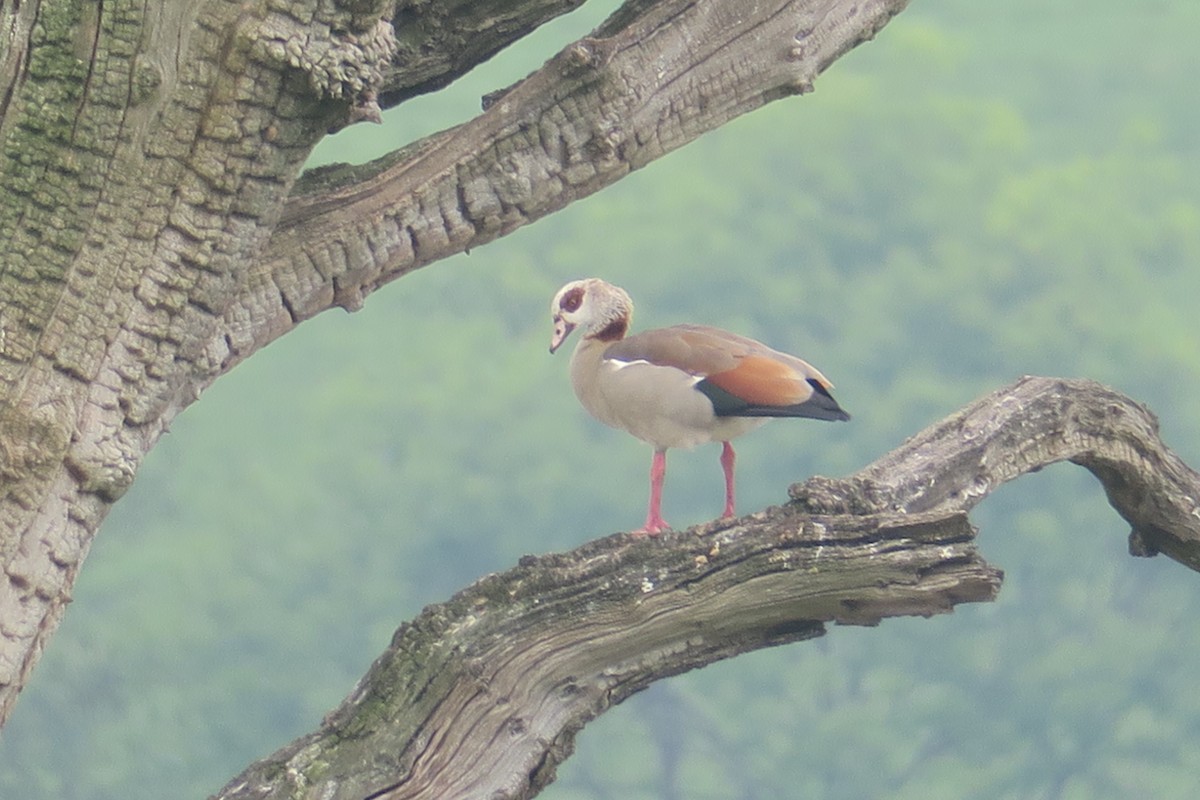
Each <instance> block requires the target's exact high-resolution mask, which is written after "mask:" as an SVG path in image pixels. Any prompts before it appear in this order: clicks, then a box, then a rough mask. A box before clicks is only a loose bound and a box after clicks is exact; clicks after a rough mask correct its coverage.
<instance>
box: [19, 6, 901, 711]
mask: <svg viewBox="0 0 1200 800" xmlns="http://www.w3.org/2000/svg"><path fill="white" fill-rule="evenodd" d="M578 4H579V2H578V0H574V1H572V0H507V1H505V0H481V1H480V2H461V0H430V2H420V3H417V2H405V1H404V0H400V2H394V1H392V0H331V2H325V3H318V2H316V1H315V0H288V1H287V2H284V1H283V0H274V1H273V2H255V1H254V0H250V2H244V3H234V2H220V0H204V1H202V2H184V0H163V2H161V3H152V4H144V3H134V2H129V0H111V1H110V2H106V3H102V4H101V3H81V2H75V1H74V0H0V143H2V148H0V298H2V305H0V566H2V567H3V576H0V724H2V723H3V721H4V720H6V719H7V716H8V714H9V712H10V710H11V708H12V705H13V703H14V702H15V699H16V696H17V694H18V693H19V692H20V690H21V687H22V686H23V685H24V683H25V681H26V679H27V677H28V675H29V672H30V670H31V669H32V668H33V666H34V664H35V663H36V661H37V657H38V654H39V653H40V652H41V649H42V648H43V647H44V646H45V643H46V640H47V638H48V637H49V636H50V634H51V633H52V632H53V630H54V628H55V626H56V625H57V623H58V620H59V618H60V617H61V615H62V612H63V609H64V608H65V607H66V605H67V603H68V602H69V601H70V593H71V586H72V584H73V583H74V580H75V576H76V573H77V571H78V569H79V567H80V564H81V562H82V560H83V558H84V556H85V554H86V552H87V549H88V546H89V544H90V542H91V540H92V536H93V535H94V534H95V532H96V530H97V528H98V527H99V525H100V523H101V521H102V520H103V519H104V517H105V515H106V513H107V511H108V509H109V507H110V506H111V504H112V503H113V502H114V501H116V500H117V499H118V498H119V497H120V496H121V495H122V494H123V493H124V492H125V491H126V489H127V488H128V487H129V485H130V483H131V482H132V481H133V479H134V476H135V474H136V472H137V469H138V466H139V464H140V463H141V461H142V458H143V457H144V456H145V454H146V452H147V451H148V450H149V449H150V448H151V447H152V446H153V445H154V443H155V441H156V440H157V439H158V437H159V436H160V435H161V434H162V432H163V431H164V430H165V429H166V427H167V426H168V425H169V424H170V422H171V420H172V418H173V417H174V416H175V415H176V414H177V413H178V412H179V411H180V410H181V409H183V408H184V407H186V406H187V405H188V404H189V403H191V402H192V401H193V400H195V399H196V397H197V396H198V395H199V394H200V392H201V391H202V390H203V389H204V388H205V387H207V386H208V385H209V384H210V383H211V382H212V381H213V380H214V379H215V378H217V377H218V376H220V375H221V374H223V373H224V372H225V371H227V370H228V369H230V368H231V367H232V366H233V365H234V364H236V363H238V362H240V361H241V360H242V359H244V358H246V357H247V356H249V355H251V354H253V353H254V352H255V351H257V350H258V349H259V348H261V347H262V346H263V345H265V344H267V343H268V342H270V341H272V340H273V339H274V338H276V337H277V336H279V335H281V334H283V333H286V332H287V331H289V330H290V329H291V328H293V327H294V326H295V325H296V324H297V323H298V322H300V321H302V320H304V319H307V318H309V317H311V316H313V315H315V314H317V313H319V312H320V311H322V310H325V309H327V308H330V307H332V306H341V307H344V308H347V309H351V310H353V309H355V308H357V307H359V306H360V305H361V303H362V301H363V297H364V296H365V295H366V294H367V293H369V292H371V291H372V290H374V289H375V288H377V287H378V286H379V285H381V284H383V283H384V282H386V281H389V280H391V279H393V278H396V277H398V276H400V275H402V274H404V273H406V272H408V271H410V270H412V269H415V268H417V267H420V266H423V265H425V264H428V263H431V262H432V261H435V260H437V259H440V258H443V257H445V256H448V255H451V254H454V253H457V252H461V251H463V250H466V249H468V248H470V247H475V246H478V245H481V244H484V243H486V242H488V241H491V240H492V239H495V238H496V237H499V236H502V235H504V234H506V233H508V232H510V231H512V230H514V229H515V228H517V227H519V226H521V225H524V224H525V223H527V222H530V221H532V220H535V219H538V218H540V217H542V216H544V215H546V214H549V213H551V212H553V211H555V210H557V209H559V208H562V207H563V206H565V205H566V204H568V203H570V202H572V201H573V200H575V199H577V198H579V197H583V196H585V195H587V194H590V193H591V192H594V191H596V190H597V189H600V188H602V187H603V186H606V185H608V184H610V183H612V182H613V181H616V180H618V179H620V178H621V177H622V176H624V175H625V174H627V173H628V172H629V171H631V170H633V169H636V168H638V167H641V166H643V165H645V164H647V163H649V162H650V161H652V160H653V159H655V158H657V157H659V156H660V155H663V154H664V153H666V152H669V151H670V150H672V149H674V148H676V147H679V146H681V145H683V144H685V143H686V142H688V141H690V140H691V139H693V138H695V137H696V136H698V135H699V134H701V133H703V132H704V131H706V130H710V129H712V128H714V127H716V126H718V125H721V124H723V123H724V122H726V121H728V120H729V119H732V118H733V117H735V116H737V115H739V114H742V113H744V112H746V111H750V110H752V109H754V108H757V107H759V106H761V105H763V104H764V103H766V102H769V101H771V100H774V99H777V98H780V97H784V96H787V95H790V94H795V93H799V92H804V91H807V90H808V89H809V88H810V87H811V85H812V81H813V80H814V79H815V78H816V76H817V75H818V74H819V73H820V72H821V71H822V70H824V69H825V67H827V66H828V65H829V64H830V63H832V62H833V61H834V60H836V59H837V58H838V57H839V56H841V55H842V54H843V53H845V52H847V51H848V50H849V49H851V48H852V47H854V46H855V45H856V44H858V43H859V42H861V41H863V40H865V39H867V38H870V37H871V36H872V35H873V34H874V33H875V32H876V31H877V30H879V29H880V28H881V27H882V26H883V25H884V24H886V22H887V21H888V19H890V18H891V16H893V15H894V14H896V13H898V12H899V11H900V10H901V9H902V8H903V7H904V6H905V4H906V0H865V2H864V1H862V0H854V1H852V0H794V1H793V2H786V1H785V0H772V1H770V2H761V3H747V2H745V0H710V2H705V3H698V4H697V3H691V2H685V0H630V2H628V3H627V4H626V5H625V6H624V7H623V8H622V9H621V10H619V11H618V12H617V13H616V14H615V15H614V16H613V17H612V18H611V19H610V20H609V21H608V22H607V23H605V24H604V25H603V26H602V27H601V28H600V29H598V30H597V31H595V32H594V34H593V35H592V36H591V37H588V38H586V39H583V40H581V41H579V42H576V43H574V44H572V45H570V46H568V47H567V48H566V49H565V50H563V52H562V53H561V54H559V55H558V56H556V57H555V58H553V59H551V60H550V61H549V62H548V63H547V64H546V65H545V66H544V67H543V68H542V69H541V70H539V71H538V72H536V73H534V74H533V75H531V76H530V77H529V78H527V79H526V80H525V81H522V82H521V83H520V84H518V85H517V86H515V87H511V88H510V89H508V90H507V91H505V92H503V93H497V94H496V95H493V96H491V97H490V98H489V100H488V106H487V109H486V110H485V111H484V113H482V114H481V115H480V116H479V117H477V118H476V119H475V120H473V121H471V122H468V123H466V124H465V125H462V126H461V127H459V128H456V129H454V130H451V131H446V132H444V133H442V134H439V135H436V136H433V137H430V138H428V139H426V140H424V141H422V142H419V143H416V144H414V145H412V146H410V147H409V148H406V149H404V150H402V151H398V152H397V153H394V154H392V155H391V156H389V157H387V158H385V159H383V160H381V161H379V162H376V163H374V164H371V165H367V166H365V167H361V168H354V169H345V170H341V171H332V172H331V171H322V172H321V173H319V174H318V175H315V176H313V178H312V179H311V180H306V181H305V182H304V183H303V185H302V186H299V187H298V186H296V183H295V181H296V177H297V175H298V173H299V171H300V169H301V165H302V164H303V163H304V161H305V159H306V158H307V156H308V153H309V152H310V150H311V148H312V147H313V145H314V144H315V143H316V142H317V141H318V140H319V139H320V138H321V137H322V136H323V135H324V134H325V133H326V132H327V131H329V130H330V129H334V128H337V127H341V126H344V125H346V124H349V123H351V122H354V121H357V120H361V119H371V118H375V117H377V116H378V113H379V110H380V107H381V104H382V105H385V106H386V105H392V104H395V103H398V102H400V101H402V100H404V99H406V98H408V97H411V96H413V95H415V94H418V93H420V92H423V91H428V90H430V89H434V88H437V87H439V86H443V85H445V84H446V83H448V82H449V81H450V80H452V79H453V78H454V77H456V76H458V75H460V74H462V73H463V72H464V71H466V70H467V69H469V68H470V67H471V66H473V65H475V64H477V63H479V62H480V61H481V60H483V59H485V58H487V57H488V56H490V55H491V54H493V53H495V52H496V51H497V50H499V49H500V48H502V47H504V46H506V45H507V44H509V43H511V42H512V41H514V40H516V39H518V38H520V37H521V36H523V35H524V34H526V33H528V32H529V31H530V30H532V29H534V28H535V27H536V26H537V25H539V24H541V23H542V22H543V21H545V20H547V19H550V18H552V17H553V16H555V15H557V14H561V13H563V12H565V11H568V10H570V9H571V8H573V7H575V6H577V5H578Z"/></svg>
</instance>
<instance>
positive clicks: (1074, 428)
mask: <svg viewBox="0 0 1200 800" xmlns="http://www.w3.org/2000/svg"><path fill="white" fill-rule="evenodd" d="M1058 461H1072V462H1074V463H1077V464H1080V465H1081V466H1084V467H1086V468H1087V469H1089V470H1091V471H1092V472H1093V473H1094V474H1095V475H1096V477H1097V478H1099V479H1100V481H1101V482H1102V483H1103V485H1104V488H1105V489H1106V490H1107V492H1108V497H1109V499H1110V501H1111V503H1112V505H1113V507H1114V508H1115V509H1116V510H1117V512H1118V513H1120V514H1121V515H1122V516H1123V517H1124V518H1125V519H1126V520H1128V521H1129V523H1130V524H1131V526H1132V527H1133V530H1134V543H1135V547H1134V554H1135V555H1152V554H1154V553H1155V552H1162V553H1165V554H1167V555H1170V556H1171V557H1173V558H1175V559H1176V560H1178V561H1180V562H1181V563H1183V564H1185V565H1187V566H1189V567H1191V568H1192V569H1196V570H1200V561H1197V558H1196V554H1197V552H1198V551H1197V547H1198V546H1200V504H1198V503H1197V500H1196V498H1198V497H1200V475H1197V473H1195V472H1194V471H1193V470H1192V469H1190V468H1189V467H1188V466H1187V465H1186V464H1184V463H1183V462H1182V461H1181V460H1180V459H1179V458H1178V457H1177V456H1176V455H1175V454H1174V453H1172V452H1171V451H1170V450H1169V449H1167V447H1166V446H1165V445H1164V444H1163V443H1162V441H1161V440H1160V439H1159V437H1158V431H1157V420H1156V419H1155V418H1154V416H1153V415H1152V414H1151V413H1150V412H1149V411H1148V410H1147V409H1145V408H1144V407H1142V406H1140V405H1139V404H1137V403H1136V402H1134V401H1132V400H1130V399H1129V398H1127V397H1125V396H1123V395H1121V394H1119V393H1117V392H1114V391H1112V390H1111V389H1108V388H1106V387H1104V386H1101V385H1099V384H1097V383H1094V382H1090V381H1066V380H1055V379H1047V378H1026V379H1023V380H1021V381H1019V382H1017V383H1016V384H1014V385H1012V386H1009V387H1006V388H1004V389H1002V390H999V391H997V392H995V393H993V394H991V395H988V396H987V397H984V398H981V399H980V400H978V401H976V402H975V403H973V404H972V405H970V406H969V407H967V408H965V409H963V410H962V411H960V412H958V413H956V414H954V415H952V416H950V417H948V418H947V419H945V420H943V421H941V422H939V423H937V424H935V425H933V426H931V427H929V428H928V429H927V430H925V431H923V432H922V433H920V434H918V435H917V436H914V437H912V438H911V439H909V440H908V441H906V442H905V443H904V444H902V445H901V446H900V447H899V448H897V449H896V450H895V451H893V452H892V453H889V454H887V455H885V456H884V457H882V458H880V459H879V460H878V461H876V462H875V463H873V464H871V465H869V466H867V467H866V468H864V469H863V470H861V471H859V472H858V473H856V474H854V475H852V476H850V477H848V478H845V479H842V480H831V479H827V478H813V479H811V480H809V481H807V482H806V483H804V484H799V485H796V486H794V487H792V489H791V494H792V500H791V502H790V503H789V504H787V505H785V506H782V507H777V508H771V509H767V510H765V511H762V512H759V513H756V514H751V515H749V516H747V517H743V518H741V519H738V520H734V521H720V522H714V523H709V524H708V525H704V526H700V527H697V528H693V529H690V530H687V531H681V532H671V533H668V534H664V535H663V536H661V537H658V538H649V537H636V536H633V535H630V534H617V535H614V536H610V537H608V538H605V539H600V540H598V541H595V542H592V543H590V544H588V545H585V546H583V547H581V548H579V549H577V550H575V551H573V552H570V553H564V554H561V555H550V556H543V557H540V558H539V557H532V556H529V557H526V558H525V559H522V561H521V563H520V565H518V566H517V567H516V568H514V569H512V570H510V571H508V572H506V573H503V574H499V575H491V576H488V577H486V578H483V579H482V580H480V581H479V582H477V583H476V584H474V585H473V586H471V587H469V588H467V589H465V590H463V591H462V592H460V593H459V594H457V595H455V596H454V597H453V598H451V599H450V600H449V601H447V602H446V603H444V604H441V605H437V606H431V607H430V608H427V609H426V610H425V611H424V612H423V613H422V614H421V616H420V617H418V618H417V619H415V620H413V621H412V622H411V623H408V624H405V625H404V626H402V627H401V628H400V629H399V630H398V631H397V632H396V634H395V636H394V637H393V640H392V643H391V645H390V646H389V647H388V649H387V650H386V651H385V652H384V653H383V655H381V656H380V657H379V659H378V660H377V661H376V662H375V664H374V665H373V666H372V667H371V669H370V670H369V671H368V673H367V674H366V675H365V676H364V677H363V678H362V680H361V681H360V682H359V684H358V686H357V687H356V688H355V689H354V691H353V693H352V694H351V695H350V696H349V697H348V698H347V699H346V700H345V701H344V702H343V703H342V705H341V706H340V707H339V708H337V709H336V710H334V711H333V712H331V713H330V714H329V715H328V716H327V717H326V719H325V720H324V722H323V724H322V725H321V727H320V729H319V730H317V731H315V732H313V733H312V734H309V735H307V736H305V737H302V738H301V739H298V740H296V741H295V742H293V743H292V744H290V745H288V746H287V747H285V748H283V749H282V750H280V751H279V752H278V753H276V754H274V755H273V756H271V757H270V758H268V759H265V760H263V761H261V762H259V763H257V764H254V765H252V766H251V767H250V768H249V769H248V770H247V771H246V772H245V773H243V774H242V775H240V776H239V777H238V778H236V779H234V780H233V781H232V782H230V784H229V785H228V786H226V787H225V789H224V790H223V791H222V792H221V793H220V794H219V795H218V800H250V798H256V799H258V798H309V797H321V798H329V799H330V800H334V799H335V798H337V799H341V798H347V799H348V798H379V799H380V800H383V799H384V798H386V799H387V800H399V798H443V797H463V798H466V797H471V798H528V797H532V796H534V795H536V794H537V793H538V791H539V790H540V789H541V788H543V787H544V786H545V785H546V784H548V783H549V782H550V781H552V780H553V779H554V775H555V769H556V767H557V765H558V764H559V763H561V761H562V760H563V759H564V758H566V757H567V756H569V755H570V754H571V752H572V749H573V742H574V737H575V734H576V733H578V731H579V730H580V729H581V728H582V727H583V726H584V725H585V724H586V723H587V722H588V721H590V720H591V719H593V718H595V717H596V716H597V715H599V714H601V713H603V712H604V711H605V710H606V709H608V708H610V707H611V706H613V705H615V704H617V703H619V702H621V701H622V700H624V699H625V698H627V697H629V696H630V695H632V694H633V693H635V692H637V691H639V690H640V689H643V688H645V687H646V686H647V685H649V684H650V683H651V682H653V681H654V680H658V679H660V678H664V677H669V676H672V675H676V674H679V673H681V672H684V671H686V670H689V669H694V668H696V667H700V666H703V665H705V664H709V663H712V662H714V661H717V660H720V659H723V658H729V657H731V656H734V655H737V654H738V653H741V652H746V651H750V650H755V649H758V648H761V647H771V646H775V645H781V644H787V643H790V642H797V641H802V640H805V639H811V638H813V637H816V636H820V635H821V634H823V633H824V632H825V624H826V623H828V622H830V621H832V622H836V623H839V624H845V625H874V624H876V623H877V622H879V621H880V620H881V619H883V618H885V617H891V616H899V615H913V614H916V615H923V616H929V615H932V614H937V613H941V612H945V611H949V610H951V609H952V608H953V606H954V605H955V604H957V603H961V602H977V601H987V600H991V599H993V598H994V597H995V596H996V593H997V592H998V590H999V588H1000V582H1001V577H1002V576H1001V573H1000V572H999V571H998V570H996V569H994V568H993V567H991V566H989V565H988V564H987V563H985V562H984V561H983V560H982V559H981V557H980V556H979V554H978V553H977V552H976V548H975V544H974V535H975V531H974V529H973V528H972V526H971V525H970V523H969V522H968V520H967V511H968V510H969V509H971V508H972V507H974V506H975V504H976V503H978V502H979V501H980V500H982V499H983V498H984V497H986V496H987V495H988V494H989V493H991V492H992V491H993V490H994V489H996V488H997V487H998V486H1000V485H1001V484H1003V483H1005V482H1006V481H1009V480H1012V479H1013V478H1016V477H1018V476H1020V475H1023V474H1026V473H1029V472H1036V471H1037V470H1039V469H1041V468H1042V467H1045V466H1047V465H1049V464H1052V463H1055V462H1058Z"/></svg>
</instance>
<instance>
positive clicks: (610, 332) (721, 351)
mask: <svg viewBox="0 0 1200 800" xmlns="http://www.w3.org/2000/svg"><path fill="white" fill-rule="evenodd" d="M550 313H551V315H552V316H553V318H554V336H553V338H551V340H550V352H551V353H553V352H554V351H556V350H557V349H558V348H559V347H561V346H562V343H563V342H564V341H566V338H567V337H568V336H570V335H571V332H572V331H573V330H575V329H576V328H579V329H580V331H581V338H580V340H579V344H577V345H576V347H575V352H574V354H573V355H572V356H571V385H572V386H573V387H574V389H575V395H576V396H577V397H578V398H579V402H580V403H582V404H583V407H584V408H586V409H587V410H588V411H589V412H590V413H591V415H592V416H593V417H595V418H596V419H598V420H600V421H601V422H603V423H605V424H606V425H611V426H612V427H614V428H622V429H624V430H626V431H629V432H630V433H632V434H633V435H634V436H636V437H637V438H639V439H641V440H642V441H644V442H647V443H649V444H650V445H651V446H652V447H653V448H654V457H653V460H652V461H651V463H650V509H649V511H648V512H647V514H646V524H645V526H644V527H643V528H642V529H641V531H639V533H649V534H656V533H658V532H660V531H663V530H667V529H668V528H669V527H670V526H669V525H668V524H667V523H666V521H664V520H663V518H662V511H661V505H662V484H663V476H664V475H665V474H666V469H667V448H669V447H694V446H696V445H698V444H703V443H704V442H721V443H722V450H721V467H722V469H723V470H724V472H725V511H724V513H723V514H722V517H723V518H724V517H732V516H733V505H734V501H733V498H734V493H733V465H734V452H733V446H732V445H731V444H730V443H729V441H730V440H731V439H733V438H734V437H735V436H740V435H742V434H743V433H746V432H747V431H750V430H753V429H754V428H757V427H758V426H759V425H762V424H763V423H764V422H766V421H767V418H768V417H810V418H812V419H823V420H848V419H850V415H849V414H847V413H846V412H845V411H843V410H842V408H841V407H840V406H839V405H838V404H837V401H836V400H834V399H833V396H832V395H830V394H829V390H830V389H831V388H833V384H831V383H830V382H829V381H828V380H827V379H826V378H825V376H824V375H822V374H821V373H820V372H819V371H817V369H816V368H814V367H813V366H812V365H811V364H809V363H807V362H805V361H801V360H800V359H799V358H796V357H795V356H789V355H787V354H786V353H780V352H778V351H776V350H772V349H771V348H769V347H767V346H766V345H764V344H762V343H760V342H756V341H754V340H753V339H747V338H746V337H744V336H738V335H737V334H734V333H729V332H728V331H723V330H721V329H719V328H709V327H706V326H703V325H674V326H672V327H670V328H658V329H655V330H649V331H643V332H642V333H638V334H634V335H633V336H626V334H627V333H628V331H629V325H630V323H631V322H632V320H633V301H632V300H630V299H629V295H628V294H626V293H625V290H624V289H621V288H620V287H617V286H613V285H612V284H611V283H606V282H605V281H602V280H600V279H599V278H586V279H584V280H579V281H572V282H571V283H568V284H567V285H566V286H564V287H562V288H561V289H559V290H558V294H556V295H554V300H553V302H551V304H550Z"/></svg>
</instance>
